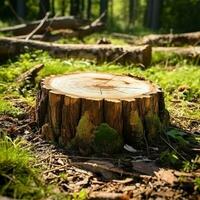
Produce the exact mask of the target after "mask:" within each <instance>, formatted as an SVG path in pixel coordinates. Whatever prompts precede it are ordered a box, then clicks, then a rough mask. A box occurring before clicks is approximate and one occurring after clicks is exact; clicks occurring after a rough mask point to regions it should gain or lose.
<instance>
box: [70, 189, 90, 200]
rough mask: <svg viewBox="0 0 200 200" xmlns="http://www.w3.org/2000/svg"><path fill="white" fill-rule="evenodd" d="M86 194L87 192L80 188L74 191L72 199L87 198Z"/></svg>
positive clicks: (81, 199)
mask: <svg viewBox="0 0 200 200" xmlns="http://www.w3.org/2000/svg"><path fill="white" fill-rule="evenodd" d="M87 199H88V195H87V192H86V191H85V190H84V189H82V190H81V191H80V192H76V193H74V194H73V197H72V200H87Z"/></svg>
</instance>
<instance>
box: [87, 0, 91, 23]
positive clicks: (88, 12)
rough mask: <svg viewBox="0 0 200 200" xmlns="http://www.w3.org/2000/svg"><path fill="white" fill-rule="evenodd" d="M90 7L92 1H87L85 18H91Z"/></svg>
mask: <svg viewBox="0 0 200 200" xmlns="http://www.w3.org/2000/svg"><path fill="white" fill-rule="evenodd" d="M91 8H92V1H91V0H88V1H87V19H88V20H89V19H90V18H91Z"/></svg>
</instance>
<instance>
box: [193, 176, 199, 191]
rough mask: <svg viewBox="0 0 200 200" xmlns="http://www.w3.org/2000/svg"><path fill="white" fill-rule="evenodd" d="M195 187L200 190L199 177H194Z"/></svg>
mask: <svg viewBox="0 0 200 200" xmlns="http://www.w3.org/2000/svg"><path fill="white" fill-rule="evenodd" d="M194 188H195V190H197V191H199V192H200V178H199V177H198V178H195V179H194Z"/></svg>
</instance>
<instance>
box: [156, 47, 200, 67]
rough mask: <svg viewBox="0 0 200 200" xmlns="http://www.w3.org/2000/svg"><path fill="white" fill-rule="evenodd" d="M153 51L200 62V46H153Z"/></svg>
mask: <svg viewBox="0 0 200 200" xmlns="http://www.w3.org/2000/svg"><path fill="white" fill-rule="evenodd" d="M152 49H153V52H159V53H165V54H166V53H168V54H172V55H178V56H180V57H181V58H184V59H188V60H191V61H194V62H195V63H197V64H198V63H200V47H153V48H152Z"/></svg>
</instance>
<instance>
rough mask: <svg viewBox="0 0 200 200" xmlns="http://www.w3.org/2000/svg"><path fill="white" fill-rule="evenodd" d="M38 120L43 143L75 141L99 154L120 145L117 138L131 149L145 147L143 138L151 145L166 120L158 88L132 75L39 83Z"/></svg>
mask: <svg viewBox="0 0 200 200" xmlns="http://www.w3.org/2000/svg"><path fill="white" fill-rule="evenodd" d="M36 116H37V117H36V118H37V122H38V125H39V127H40V128H41V132H42V135H43V136H44V137H45V138H46V139H49V140H52V141H54V142H57V143H59V144H62V145H68V144H70V143H71V142H72V141H73V142H74V141H75V143H76V145H78V146H79V148H80V149H84V151H85V150H86V149H93V150H94V151H97V152H99V149H100V147H101V148H103V150H102V151H106V153H108V152H109V153H111V151H109V145H110V144H109V142H112V145H111V146H112V149H114V150H116V149H117V148H113V147H114V145H116V146H115V147H119V146H120V145H121V144H122V143H121V141H122V140H120V139H119V138H123V140H124V141H125V142H126V143H128V144H130V145H132V146H135V147H143V146H144V139H146V138H147V140H148V141H149V142H150V143H152V142H154V143H155V140H156V139H157V138H159V134H160V133H161V132H162V131H163V129H164V128H166V126H167V124H168V123H167V122H168V120H169V119H168V115H167V111H166V110H165V104H164V96H163V92H162V91H161V89H160V88H158V87H157V86H155V85H153V84H152V83H150V82H149V81H146V80H141V79H138V78H136V77H130V76H120V75H113V74H104V73H75V74H69V75H60V76H50V77H47V78H46V79H44V80H42V81H41V90H40V92H39V94H38V98H37V110H36ZM164 126H165V127H164ZM109 134H110V135H109ZM114 136H115V139H111V138H112V137H114ZM104 137H106V138H104ZM101 139H102V141H101ZM107 140H108V141H107ZM112 140H114V141H112ZM117 141H118V142H119V143H117V144H115V142H117ZM119 144H120V145H119ZM98 145H99V146H98Z"/></svg>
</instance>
